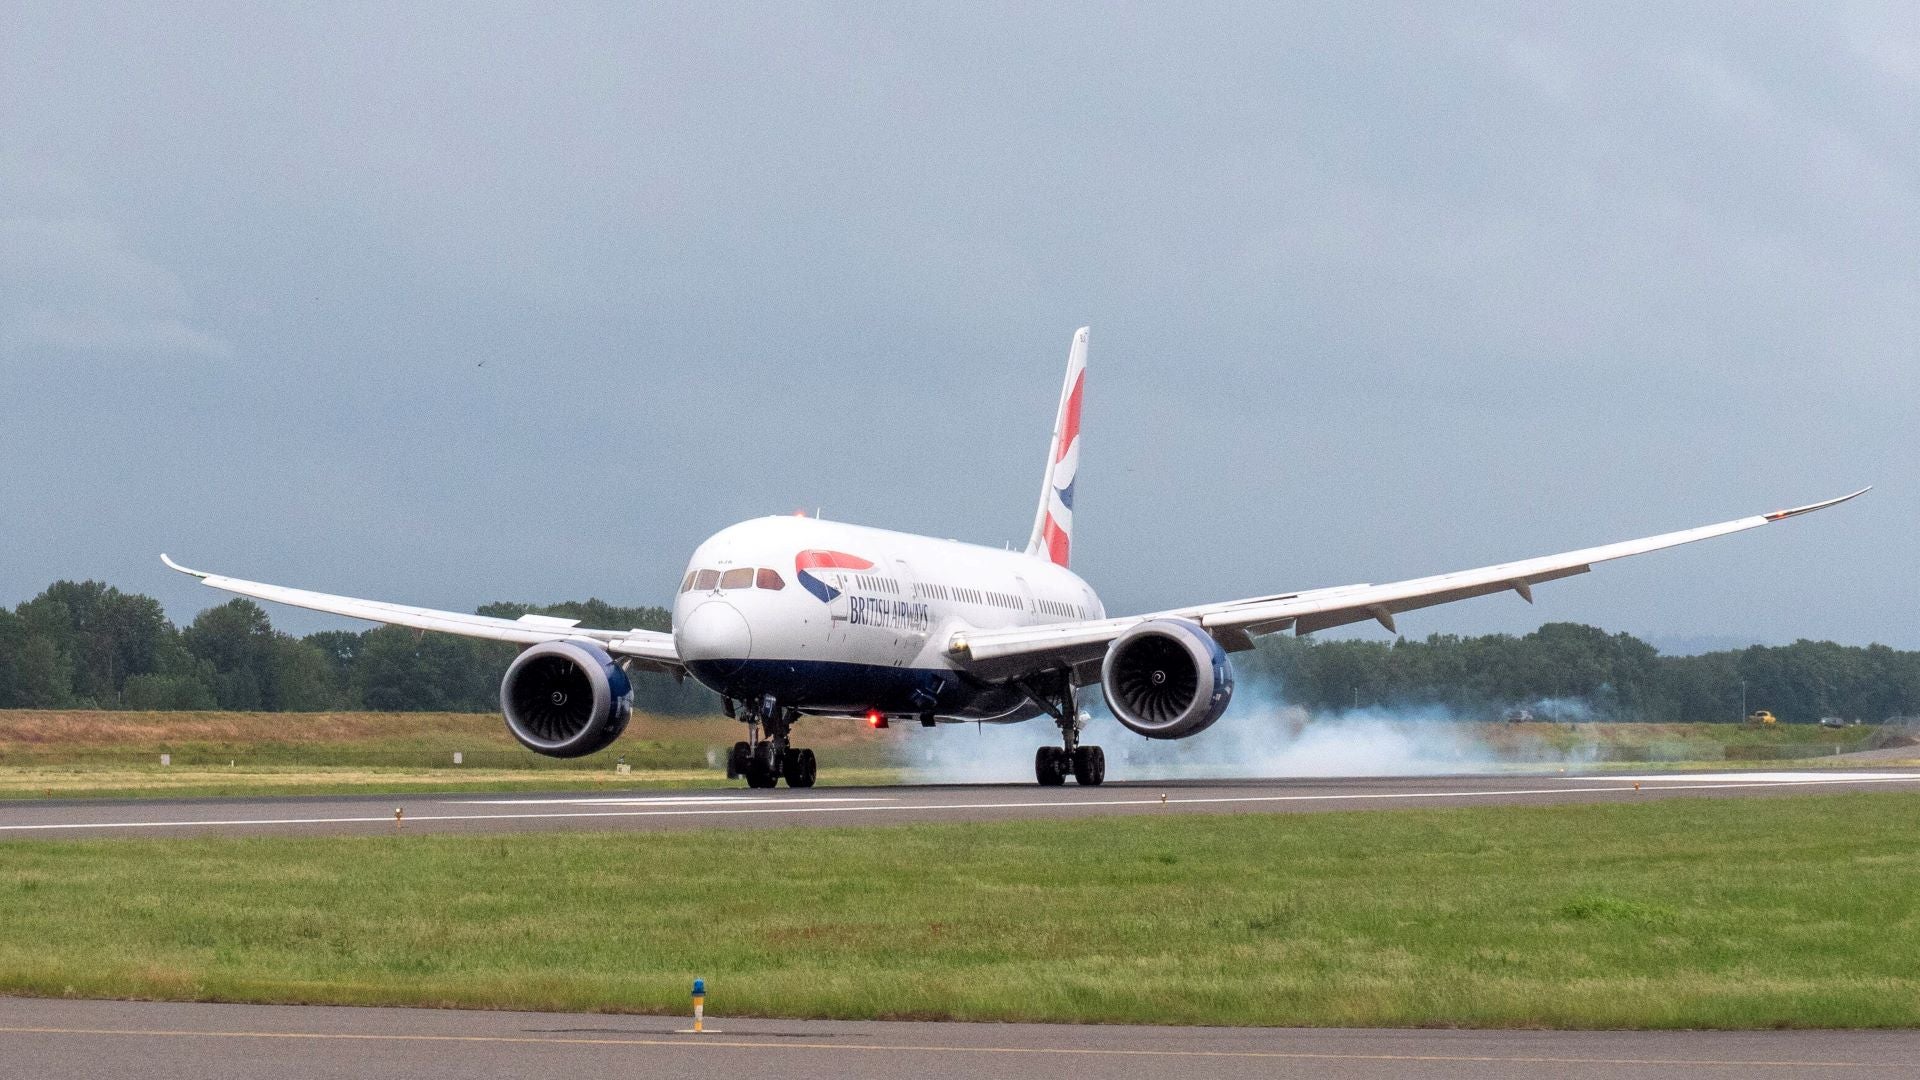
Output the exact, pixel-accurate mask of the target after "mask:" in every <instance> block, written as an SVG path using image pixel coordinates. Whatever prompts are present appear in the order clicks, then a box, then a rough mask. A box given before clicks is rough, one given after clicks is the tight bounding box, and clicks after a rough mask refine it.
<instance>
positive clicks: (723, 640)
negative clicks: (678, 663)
mask: <svg viewBox="0 0 1920 1080" xmlns="http://www.w3.org/2000/svg"><path fill="white" fill-rule="evenodd" d="M673 644H674V648H675V649H677V650H678V651H679V653H680V659H682V660H686V661H692V662H696V663H700V662H704V663H706V664H708V665H709V666H710V667H711V668H712V669H713V670H714V671H715V673H716V674H722V675H730V674H732V673H733V672H735V671H738V670H739V669H740V665H741V664H742V663H744V662H745V661H746V659H747V657H748V656H750V655H752V653H753V632H752V631H751V630H749V629H748V628H747V619H746V616H744V615H742V614H740V612H739V610H738V609H736V608H735V607H734V606H733V605H732V604H729V603H726V602H725V601H722V600H709V601H707V602H706V603H704V604H701V605H700V606H699V607H697V608H694V609H693V610H692V611H690V612H688V613H687V617H686V619H684V620H683V621H682V622H681V623H680V625H679V627H678V628H676V629H675V630H674V632H673Z"/></svg>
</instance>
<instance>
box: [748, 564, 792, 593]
mask: <svg viewBox="0 0 1920 1080" xmlns="http://www.w3.org/2000/svg"><path fill="white" fill-rule="evenodd" d="M753 584H754V586H755V587H756V588H761V589H772V590H774V591H775V592H778V591H779V590H781V589H784V588H786V587H787V583H786V582H785V581H784V580H782V579H781V577H780V574H779V572H778V571H776V570H773V569H771V568H769V567H765V566H763V567H761V568H760V569H759V570H758V571H757V572H756V573H755V575H754V579H753Z"/></svg>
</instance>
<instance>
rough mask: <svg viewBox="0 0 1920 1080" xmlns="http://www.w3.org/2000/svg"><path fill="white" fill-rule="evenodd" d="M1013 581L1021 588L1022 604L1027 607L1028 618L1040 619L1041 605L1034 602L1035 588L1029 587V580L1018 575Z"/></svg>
mask: <svg viewBox="0 0 1920 1080" xmlns="http://www.w3.org/2000/svg"><path fill="white" fill-rule="evenodd" d="M1013 580H1014V582H1015V583H1016V584H1018V585H1019V586H1020V602H1021V603H1022V604H1025V605H1026V609H1025V610H1026V612H1027V618H1028V619H1035V618H1038V617H1039V615H1040V605H1038V604H1036V603H1034V602H1033V586H1031V585H1028V584H1027V579H1026V578H1023V577H1021V576H1019V575H1018V574H1015V575H1014V578H1013Z"/></svg>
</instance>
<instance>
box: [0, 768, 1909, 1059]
mask: <svg viewBox="0 0 1920 1080" xmlns="http://www.w3.org/2000/svg"><path fill="white" fill-rule="evenodd" d="M1917 828H1920V794H1913V793H1893V792H1886V793H1880V792H1875V793H1869V794H1857V795H1830V796H1805V797H1798V796H1796V797H1789V798H1775V799H1765V800H1752V801H1735V800H1728V801H1719V800H1701V801H1690V800H1689V801H1662V802H1657V803H1656V802H1649V803H1643V804H1626V805H1590V806H1566V807H1544V808H1530V807H1487V808H1474V809H1462V810H1425V811H1413V810H1409V811H1389V812H1377V813H1328V814H1314V815H1299V816H1293V815H1286V816H1280V815H1275V816H1257V815H1247V816H1223V817H1192V816H1179V817H1168V818H1151V817H1147V818H1108V819H1101V820H1090V821H1078V822H1020V823H1001V824H967V825H951V826H944V825H942V826H931V825H928V826H902V827H895V828H865V829H809V830H805V831H794V830H784V829H783V830H767V831H740V832H696V833H662V834H636V833H624V834H565V835H539V836H529V835H518V836H517V835H503V836H486V837H478V836H447V835H441V836H427V835H421V836H405V835H402V836H393V837H379V838H347V839H245V840H242V839H222V840H138V841H128V840H119V841H106V840H103V841H84V842H43V841H33V842H8V843H4V844H0V910H4V911H5V912H6V918H5V919H4V920H0V992H10V993H25V994H43V995H62V994H65V995H83V996H131V997H153V998H170V999H195V1000H241V1001H279V1002H336V1003H355V1004H372V1003H382V1004H405V1005H436V1006H476V1007H496V1008H526V1009H569V1010H572V1009H586V1010H604V1011H624V1012H655V1013H674V1012H680V1011H683V1010H684V1008H685V1006H686V993H687V987H688V984H689V983H690V982H691V980H692V979H693V978H694V977H695V976H700V977H703V978H705V979H706V980H707V982H708V986H709V988H710V993H711V997H710V998H709V1007H710V1009H711V1011H712V1012H713V1013H714V1014H715V1015H718V1016H722V1017H724V1016H727V1015H748V1014H751V1015H762V1016H811V1017H852V1018H868V1017H902V1018H904V1017H920V1018H955V1019H968V1020H1033V1021H1099V1022H1148V1023H1224V1024H1310V1025H1464V1026H1503V1027H1504V1026H1523V1027H1525V1026H1538V1027H1582V1028H1586V1027H1600V1028H1611V1027H1632V1028H1640V1027H1650V1028H1699V1027H1706V1028H1769V1027H1895V1026H1897V1027H1909V1026H1914V1025H1920V899H1917V898H1920V849H1917V848H1916V846H1915V845H1914V843H1913V838H1914V836H1915V834H1916V829H1917Z"/></svg>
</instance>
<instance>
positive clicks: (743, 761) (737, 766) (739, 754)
mask: <svg viewBox="0 0 1920 1080" xmlns="http://www.w3.org/2000/svg"><path fill="white" fill-rule="evenodd" d="M752 754H753V747H751V746H748V745H747V744H746V743H745V742H744V741H743V742H737V743H734V744H733V749H732V750H730V751H728V752H727V779H729V780H738V779H739V778H740V777H742V776H745V775H747V759H748V758H749V757H750V756H751V755H752Z"/></svg>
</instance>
